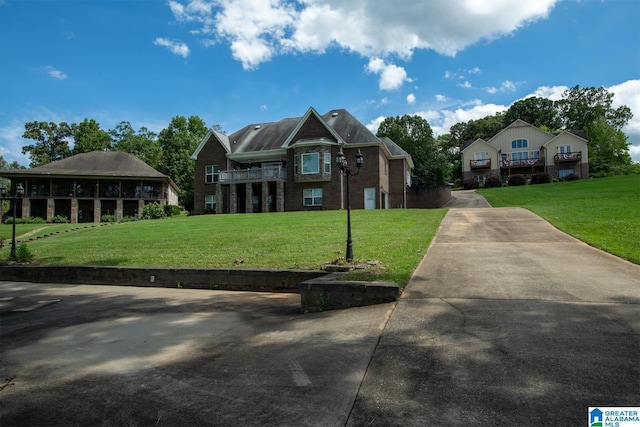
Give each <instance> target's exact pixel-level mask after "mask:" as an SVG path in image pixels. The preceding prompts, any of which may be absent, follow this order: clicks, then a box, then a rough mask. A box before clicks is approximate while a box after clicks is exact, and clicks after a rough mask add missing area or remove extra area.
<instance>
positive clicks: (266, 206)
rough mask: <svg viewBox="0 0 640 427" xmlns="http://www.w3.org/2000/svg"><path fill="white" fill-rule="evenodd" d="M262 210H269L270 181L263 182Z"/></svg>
mask: <svg viewBox="0 0 640 427" xmlns="http://www.w3.org/2000/svg"><path fill="white" fill-rule="evenodd" d="M262 212H269V183H268V182H266V181H263V182H262Z"/></svg>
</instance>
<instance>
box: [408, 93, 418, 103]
mask: <svg viewBox="0 0 640 427" xmlns="http://www.w3.org/2000/svg"><path fill="white" fill-rule="evenodd" d="M415 103H416V96H415V95H414V94H412V93H410V94H409V95H407V104H409V105H413V104H415Z"/></svg>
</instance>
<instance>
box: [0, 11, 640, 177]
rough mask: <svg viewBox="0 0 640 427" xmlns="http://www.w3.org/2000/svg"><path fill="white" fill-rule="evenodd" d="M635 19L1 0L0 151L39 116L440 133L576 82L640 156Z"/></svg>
mask: <svg viewBox="0 0 640 427" xmlns="http://www.w3.org/2000/svg"><path fill="white" fill-rule="evenodd" d="M639 22H640V2H639V1H637V0H602V1H601V0H580V1H577V0H564V1H557V0H446V1H445V0H431V1H427V0H422V1H416V0H394V1H388V0H369V1H345V0H297V1H289V0H270V1H267V0H170V1H162V0H158V1H156V0H137V1H118V0H110V1H100V0H92V1H88V0H87V1H83V0H66V1H58V0H46V1H45V0H20V1H18V0H15V1H14V0H0V58H2V66H1V67H0V155H2V156H3V157H4V159H5V160H8V161H14V160H17V161H18V162H19V163H21V164H23V165H28V163H29V160H28V158H27V157H26V156H24V155H22V153H21V148H22V146H23V145H27V144H29V143H31V141H29V140H24V139H22V137H21V136H22V133H23V132H24V123H25V122H28V121H33V120H38V121H54V122H61V121H66V122H69V123H71V122H75V123H79V122H81V121H82V120H83V119H84V118H92V119H95V120H96V121H98V122H99V123H100V125H101V126H102V128H103V129H105V130H107V129H110V128H113V127H115V125H116V124H118V123H119V122H120V121H123V120H126V121H129V122H131V124H132V125H133V126H134V128H136V129H138V128H140V127H141V126H146V127H147V128H149V129H151V130H153V131H156V132H159V131H160V130H161V129H163V128H164V127H166V126H167V125H168V124H169V122H170V120H171V118H172V117H174V116H176V115H183V116H190V115H197V116H199V117H201V118H202V119H203V120H204V121H205V122H206V124H207V125H208V126H213V125H216V124H219V125H221V126H222V129H223V130H224V131H225V132H228V133H231V132H234V131H236V130H238V129H239V128H241V127H243V126H245V125H247V124H252V123H261V122H269V121H276V120H280V119H282V118H285V117H299V116H302V115H303V114H304V113H305V112H306V110H307V109H308V108H309V107H314V108H315V109H316V110H318V112H320V113H321V114H323V113H325V112H326V111H328V110H330V109H333V108H346V109H347V110H349V111H350V112H351V113H352V114H353V115H354V116H355V117H356V118H358V119H359V120H360V121H361V122H362V123H364V124H366V125H367V126H369V127H370V128H371V129H372V130H373V131H375V130H376V129H377V125H378V124H379V123H380V122H381V121H382V120H383V119H384V118H385V117H388V116H398V115H403V114H418V115H421V116H423V117H424V118H426V119H427V120H428V121H429V123H430V125H431V127H432V128H433V129H434V131H435V132H436V134H441V133H447V132H448V130H449V127H450V126H451V125H453V124H455V123H457V122H461V121H468V120H470V119H478V118H481V117H484V116H486V115H490V114H494V113H496V112H497V111H502V110H505V109H507V108H508V107H509V106H510V105H511V104H512V103H513V102H515V101H517V100H519V99H522V98H525V97H527V96H531V95H537V96H545V97H548V98H551V99H558V98H559V97H560V95H561V94H562V92H563V91H564V90H566V89H567V88H570V87H572V86H574V85H580V86H582V87H587V86H595V87H600V86H602V87H605V88H607V89H608V90H610V91H611V92H614V93H615V98H614V101H615V103H616V105H620V104H625V105H628V106H629V107H631V109H632V111H633V113H634V114H635V116H636V117H635V118H634V119H633V120H632V122H631V123H630V124H629V125H628V126H627V127H626V128H625V129H624V130H625V132H626V133H627V135H628V136H629V141H630V142H631V143H632V145H633V146H632V147H631V154H632V157H633V158H634V160H636V161H640V25H639V24H638V23H639Z"/></svg>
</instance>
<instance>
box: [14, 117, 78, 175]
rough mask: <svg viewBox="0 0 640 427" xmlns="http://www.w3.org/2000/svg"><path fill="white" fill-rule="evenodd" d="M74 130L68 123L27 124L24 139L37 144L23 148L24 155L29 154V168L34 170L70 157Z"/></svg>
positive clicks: (35, 122)
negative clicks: (31, 140)
mask: <svg viewBox="0 0 640 427" xmlns="http://www.w3.org/2000/svg"><path fill="white" fill-rule="evenodd" d="M72 134H73V129H72V127H71V126H70V125H68V124H67V123H66V122H60V124H56V123H54V122H48V123H47V122H37V121H34V122H27V123H25V124H24V134H23V135H22V137H23V138H26V139H33V140H34V141H36V143H35V144H31V145H25V146H24V147H22V154H27V153H28V154H29V157H30V158H31V162H30V163H29V166H30V167H32V168H34V167H37V166H42V165H46V164H47V163H51V162H55V161H56V160H60V159H64V158H65V157H69V155H70V154H71V151H70V150H69V140H68V139H69V137H70V136H72Z"/></svg>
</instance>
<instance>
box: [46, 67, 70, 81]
mask: <svg viewBox="0 0 640 427" xmlns="http://www.w3.org/2000/svg"><path fill="white" fill-rule="evenodd" d="M45 70H46V71H47V74H49V77H51V78H54V79H56V80H64V79H66V78H67V77H68V76H67V73H65V72H63V71H60V70H58V69H56V68H54V67H52V66H50V65H48V66H46V67H45Z"/></svg>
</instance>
